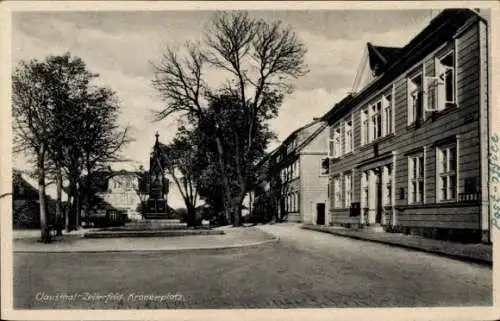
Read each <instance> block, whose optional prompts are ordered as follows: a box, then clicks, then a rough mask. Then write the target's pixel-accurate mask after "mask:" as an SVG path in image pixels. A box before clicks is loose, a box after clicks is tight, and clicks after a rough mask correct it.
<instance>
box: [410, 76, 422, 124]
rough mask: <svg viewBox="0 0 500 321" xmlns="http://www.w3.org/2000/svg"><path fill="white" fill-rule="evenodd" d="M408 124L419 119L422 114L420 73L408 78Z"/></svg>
mask: <svg viewBox="0 0 500 321" xmlns="http://www.w3.org/2000/svg"><path fill="white" fill-rule="evenodd" d="M407 81H408V125H410V124H412V123H414V122H416V121H419V120H421V119H422V118H423V115H424V100H423V90H422V75H421V74H419V75H417V76H415V77H413V78H408V80H407Z"/></svg>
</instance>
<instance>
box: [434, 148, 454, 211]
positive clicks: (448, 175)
mask: <svg viewBox="0 0 500 321" xmlns="http://www.w3.org/2000/svg"><path fill="white" fill-rule="evenodd" d="M436 155H437V168H438V200H440V201H451V200H455V199H456V197H457V147H456V145H453V146H448V147H443V148H438V149H437V152H436Z"/></svg>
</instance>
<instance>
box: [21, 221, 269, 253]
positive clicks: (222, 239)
mask: <svg viewBox="0 0 500 321" xmlns="http://www.w3.org/2000/svg"><path fill="white" fill-rule="evenodd" d="M223 230H224V233H225V234H223V235H196V236H175V237H120V238H105V239H91V238H82V237H81V235H78V234H77V233H75V234H73V235H64V236H63V237H58V238H57V239H56V240H54V241H53V242H52V243H49V244H44V243H40V242H38V239H39V236H36V237H24V238H20V237H19V235H18V238H15V239H13V241H12V248H13V252H14V253H25V252H29V253H33V252H50V253H74V252H91V253H93V252H138V251H139V252H140V251H146V252H149V251H162V252H163V251H169V252H170V251H188V250H219V249H233V248H240V247H248V246H257V245H261V244H265V243H273V242H277V241H278V238H276V237H274V236H271V235H269V234H268V233H265V232H263V231H260V230H259V229H257V228H252V227H248V228H243V227H240V228H223Z"/></svg>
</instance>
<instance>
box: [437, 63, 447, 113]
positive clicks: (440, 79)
mask: <svg viewBox="0 0 500 321" xmlns="http://www.w3.org/2000/svg"><path fill="white" fill-rule="evenodd" d="M435 66H436V79H435V91H436V98H435V99H436V102H435V104H436V110H443V109H444V108H445V107H446V102H445V100H446V86H445V81H444V77H445V73H446V68H445V66H443V64H442V63H441V61H440V60H439V59H438V58H436V59H435Z"/></svg>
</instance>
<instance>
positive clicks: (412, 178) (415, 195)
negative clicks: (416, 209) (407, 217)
mask: <svg viewBox="0 0 500 321" xmlns="http://www.w3.org/2000/svg"><path fill="white" fill-rule="evenodd" d="M421 158H422V160H423V164H422V163H421V160H420V159H421ZM415 160H416V164H418V170H415V165H414V161H415ZM407 161H408V199H407V201H408V204H425V201H426V197H425V193H426V186H425V185H426V184H425V183H426V175H425V173H426V150H425V148H424V150H423V151H422V152H419V153H414V154H412V155H408V157H407ZM415 174H417V175H415ZM420 174H421V176H420ZM414 183H415V186H416V190H414V187H413V184H414ZM420 184H422V192H421V194H420ZM419 196H420V197H419Z"/></svg>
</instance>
